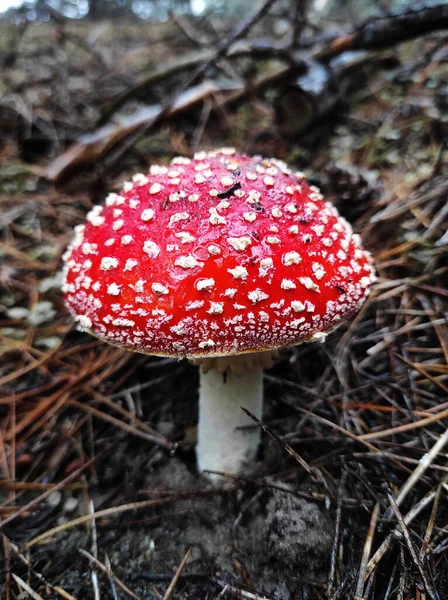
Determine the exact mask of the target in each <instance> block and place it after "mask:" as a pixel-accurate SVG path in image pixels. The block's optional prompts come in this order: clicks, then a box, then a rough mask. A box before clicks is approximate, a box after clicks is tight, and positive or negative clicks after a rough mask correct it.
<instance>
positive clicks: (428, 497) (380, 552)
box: [365, 491, 437, 580]
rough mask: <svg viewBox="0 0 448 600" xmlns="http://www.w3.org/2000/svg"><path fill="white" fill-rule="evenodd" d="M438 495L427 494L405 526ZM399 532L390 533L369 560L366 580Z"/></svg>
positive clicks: (406, 517) (406, 519) (410, 513)
mask: <svg viewBox="0 0 448 600" xmlns="http://www.w3.org/2000/svg"><path fill="white" fill-rule="evenodd" d="M436 494H437V492H434V491H431V492H428V494H426V496H424V498H422V499H421V500H420V501H419V502H417V504H415V506H413V507H412V508H411V510H410V511H409V512H408V513H407V514H406V515H405V516H404V517H403V522H404V524H405V525H406V526H409V525H410V524H411V523H412V521H413V520H414V519H415V518H416V517H417V516H418V515H419V514H420V513H421V511H422V510H424V509H425V508H426V507H427V506H428V504H430V503H431V502H432V501H433V500H434V498H435V497H436ZM397 531H399V527H398V526H397V527H396V528H395V529H394V531H393V532H392V533H389V535H388V536H387V537H386V539H385V540H384V542H383V543H382V544H381V545H380V547H379V548H378V550H377V551H376V552H375V554H374V555H373V556H372V558H371V559H370V560H369V562H368V564H367V569H366V575H365V579H366V580H367V579H368V578H369V577H370V576H371V574H372V572H373V571H374V569H376V567H377V566H378V564H379V562H380V560H381V559H382V558H383V556H384V554H385V553H386V551H387V550H388V549H389V547H390V545H391V543H392V540H393V538H394V535H395V533H396V532H397Z"/></svg>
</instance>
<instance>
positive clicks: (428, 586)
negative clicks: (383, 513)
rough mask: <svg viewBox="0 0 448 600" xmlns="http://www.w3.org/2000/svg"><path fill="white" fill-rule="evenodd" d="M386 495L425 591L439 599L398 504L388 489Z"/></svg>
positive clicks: (435, 599)
mask: <svg viewBox="0 0 448 600" xmlns="http://www.w3.org/2000/svg"><path fill="white" fill-rule="evenodd" d="M387 496H388V498H389V502H390V503H391V506H392V509H393V511H394V514H395V516H396V518H397V520H398V523H399V527H400V529H401V532H402V534H403V536H404V538H405V540H406V545H407V547H408V549H409V552H410V554H411V557H412V560H413V562H414V565H415V566H416V568H417V569H418V571H419V573H420V575H421V578H422V581H423V585H424V586H425V590H426V593H427V594H428V596H429V597H430V598H432V599H433V600H439V594H438V593H437V592H436V591H435V590H433V587H432V585H431V584H430V583H429V580H428V577H427V575H426V573H425V570H424V568H423V565H422V561H421V560H420V559H419V557H418V556H417V552H416V550H415V547H414V544H413V542H412V540H411V536H410V534H409V529H408V527H407V525H406V523H405V520H404V519H403V516H402V514H401V512H400V509H399V507H398V505H397V503H396V501H395V499H394V497H393V495H392V493H391V492H390V491H388V493H387Z"/></svg>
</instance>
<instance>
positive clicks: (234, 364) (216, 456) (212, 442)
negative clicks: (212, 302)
mask: <svg viewBox="0 0 448 600" xmlns="http://www.w3.org/2000/svg"><path fill="white" fill-rule="evenodd" d="M277 355H278V352H277V351H276V350H274V351H268V352H254V353H249V354H240V355H237V356H223V357H220V358H205V359H202V360H199V361H196V362H198V363H199V364H200V388H199V426H198V445H197V459H198V467H199V470H200V471H207V470H210V471H222V472H225V473H233V474H238V473H241V472H243V471H244V470H245V469H246V468H247V467H248V466H249V465H250V464H251V463H252V462H253V461H254V459H255V455H256V453H257V450H258V446H259V443H260V428H259V427H258V426H257V425H256V423H254V422H253V420H252V419H251V418H250V417H248V416H247V415H246V414H245V413H244V412H243V410H242V408H241V407H243V408H246V409H247V410H248V411H249V412H250V413H252V414H253V415H255V416H256V417H257V418H258V419H261V417H262V411H263V368H264V367H267V368H269V367H272V364H273V361H274V358H276V356H277ZM210 478H211V479H213V480H216V479H219V475H218V476H217V475H210Z"/></svg>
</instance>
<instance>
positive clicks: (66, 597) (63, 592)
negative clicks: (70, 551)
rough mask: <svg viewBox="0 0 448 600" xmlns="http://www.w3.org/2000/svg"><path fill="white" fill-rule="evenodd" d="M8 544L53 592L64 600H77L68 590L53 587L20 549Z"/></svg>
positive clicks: (56, 586)
mask: <svg viewBox="0 0 448 600" xmlns="http://www.w3.org/2000/svg"><path fill="white" fill-rule="evenodd" d="M3 539H4V540H6V537H4V538H3ZM7 544H8V546H9V547H10V548H11V550H12V551H13V552H14V554H15V555H16V556H17V557H18V558H19V560H20V561H21V562H22V563H23V564H24V565H25V566H26V567H27V568H28V570H29V571H30V572H31V573H32V574H33V575H34V576H35V577H37V579H39V581H41V582H42V583H43V584H44V585H45V586H47V587H49V588H50V589H51V590H53V591H54V592H55V593H56V594H58V595H59V596H61V598H64V600H76V598H75V597H74V596H72V595H71V594H69V593H68V592H67V591H66V590H64V589H63V588H62V587H60V586H58V585H52V584H51V583H49V582H48V581H47V580H46V579H45V577H44V576H43V575H42V573H39V572H38V571H36V570H35V569H34V568H33V567H32V565H31V561H30V560H29V559H28V558H26V557H25V556H24V555H23V554H22V553H21V552H20V551H19V548H18V547H17V546H16V545H15V544H13V543H12V542H11V541H9V540H7Z"/></svg>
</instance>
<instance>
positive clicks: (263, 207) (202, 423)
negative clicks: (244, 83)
mask: <svg viewBox="0 0 448 600" xmlns="http://www.w3.org/2000/svg"><path fill="white" fill-rule="evenodd" d="M64 262H65V268H64V271H65V282H64V284H63V291H64V292H65V297H66V301H67V304H68V306H69V308H70V310H71V311H72V313H73V314H74V317H75V320H76V323H77V324H78V326H79V328H81V329H83V330H87V331H89V332H90V333H93V334H94V335H96V336H97V337H99V338H101V339H103V340H105V341H107V342H109V343H111V344H114V345H117V346H121V347H124V348H127V349H129V350H133V351H136V352H141V353H146V354H153V355H157V356H170V357H177V358H179V359H180V358H188V359H190V360H193V361H195V362H197V363H199V365H200V391H199V431H198V446H197V459H198V467H199V470H200V471H204V470H213V471H226V472H232V473H238V472H241V471H242V469H244V468H246V467H247V466H248V465H249V464H250V463H251V462H252V461H253V459H254V457H255V454H256V452H257V448H258V445H259V436H260V434H259V429H258V428H254V427H248V425H250V424H251V422H250V420H249V418H248V417H247V415H246V414H245V413H244V412H243V411H242V410H241V407H245V408H246V409H248V411H250V412H251V413H253V414H254V415H255V416H256V417H258V418H261V413H262V397H263V386H262V378H263V373H262V370H263V367H265V366H271V365H272V360H273V358H274V357H275V353H276V351H277V350H278V349H280V348H283V347H285V346H291V345H295V344H301V343H303V342H312V341H319V342H323V341H324V339H325V337H326V335H327V333H329V332H330V331H332V330H334V329H335V328H336V327H337V326H338V325H340V324H341V323H342V322H343V321H345V320H346V319H347V318H348V317H350V316H351V315H353V314H354V313H356V312H357V311H358V309H359V308H360V306H361V305H362V303H363V302H364V300H365V299H366V297H367V295H368V293H369V290H370V286H371V284H372V282H373V281H374V277H375V276H374V269H373V267H372V263H371V259H370V255H369V253H368V252H366V251H365V250H364V249H363V248H362V245H361V241H360V238H359V236H358V235H354V234H353V232H352V229H351V227H350V225H349V224H348V223H347V222H346V221H345V220H344V219H343V218H342V217H340V216H339V214H338V212H337V210H336V208H335V207H334V206H333V205H332V204H330V203H328V202H325V201H324V199H323V197H322V195H321V193H320V192H319V190H318V189H317V188H316V187H314V186H310V185H308V184H307V183H306V182H305V177H304V175H303V174H302V173H298V172H293V171H292V170H290V169H289V168H288V167H287V166H286V165H285V163H283V162H282V161H280V160H276V159H266V158H262V157H260V156H254V157H250V156H246V155H242V154H237V153H236V152H235V151H234V150H233V149H227V148H223V149H220V150H215V151H212V152H199V153H197V154H196V155H195V156H194V158H193V159H192V160H190V159H188V158H184V157H178V158H175V159H173V160H172V161H171V164H170V166H152V167H151V168H150V170H149V173H147V174H137V175H134V177H133V178H132V181H130V182H126V183H125V184H124V186H123V191H122V192H121V193H119V194H116V193H111V194H109V195H108V196H107V198H106V202H105V205H104V206H95V207H94V208H93V209H92V210H91V211H90V212H89V213H88V215H87V223H86V224H85V225H78V226H77V227H76V235H75V237H74V239H73V241H72V243H71V245H70V247H69V248H68V250H67V252H66V254H65V255H64Z"/></svg>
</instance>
